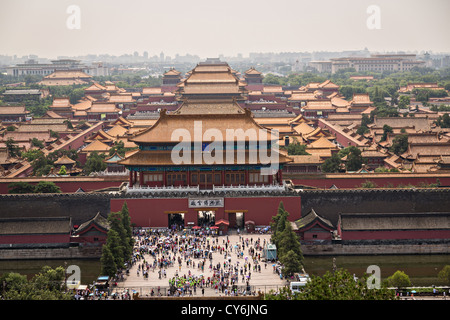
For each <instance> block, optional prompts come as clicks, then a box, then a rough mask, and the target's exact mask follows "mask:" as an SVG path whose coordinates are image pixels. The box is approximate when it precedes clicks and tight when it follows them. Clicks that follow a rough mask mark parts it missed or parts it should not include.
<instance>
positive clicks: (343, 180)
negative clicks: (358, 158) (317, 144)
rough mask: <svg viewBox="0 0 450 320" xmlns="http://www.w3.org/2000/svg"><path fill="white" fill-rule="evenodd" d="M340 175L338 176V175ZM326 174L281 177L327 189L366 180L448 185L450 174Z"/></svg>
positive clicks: (383, 184)
mask: <svg viewBox="0 0 450 320" xmlns="http://www.w3.org/2000/svg"><path fill="white" fill-rule="evenodd" d="M339 176H340V177H339ZM345 176H346V177H343V175H342V174H335V175H333V174H327V177H326V178H325V177H323V176H318V175H316V176H315V177H314V175H313V174H311V175H309V176H306V175H303V177H300V176H299V175H295V174H288V173H284V174H283V178H285V179H290V180H291V181H292V182H293V183H294V185H303V186H311V187H316V188H321V189H329V188H331V186H333V185H335V186H336V187H338V188H339V189H354V188H360V187H361V185H362V184H363V183H365V182H366V181H371V182H373V183H375V184H376V186H377V187H379V188H383V187H384V188H386V187H392V188H396V187H399V186H401V185H404V186H406V185H409V184H411V185H414V186H416V187H420V184H432V183H436V181H437V180H439V182H440V185H441V186H450V175H448V174H446V175H422V176H421V175H420V174H417V175H416V174H408V173H404V174H396V175H395V174H392V175H391V176H388V175H387V174H380V175H378V174H375V173H374V174H365V175H361V174H355V175H353V174H351V173H349V174H345Z"/></svg>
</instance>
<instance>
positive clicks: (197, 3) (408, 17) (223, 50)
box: [0, 0, 450, 59]
mask: <svg viewBox="0 0 450 320" xmlns="http://www.w3.org/2000/svg"><path fill="white" fill-rule="evenodd" d="M449 12H450V1H448V0H429V1H417V0H409V1H406V0H396V1H387V0H381V1H377V0H374V1H367V0H348V1H333V0H323V1H321V2H320V5H317V4H316V3H314V2H311V1H296V0H280V1H277V2H273V1H269V0H259V1H256V0H245V1H237V0H228V1H226V2H225V1H223V2H222V1H212V0H209V1H207V0H192V1H180V0H173V1H170V2H164V3H163V2H161V1H144V0H130V1H128V2H123V1H117V0H109V1H105V0H96V1H87V0H70V1H69V0H59V1H55V0H43V1H31V0H2V2H1V4H0V30H1V31H0V35H1V39H2V40H1V41H2V42H1V43H2V45H1V47H0V55H17V56H24V55H29V54H35V55H38V56H39V57H44V58H49V59H55V58H57V57H58V56H83V55H88V54H96V55H101V54H110V55H116V56H120V55H123V54H132V53H134V52H138V53H139V55H140V56H142V54H143V52H148V55H149V57H151V56H154V55H159V54H160V53H161V52H164V54H165V55H166V56H171V57H172V58H173V57H174V56H175V55H176V54H180V55H185V54H192V55H198V56H199V57H200V58H202V59H204V58H207V57H218V56H219V55H221V54H222V55H224V56H237V55H238V54H242V55H243V56H248V54H249V53H251V52H274V53H279V52H314V51H316V52H317V51H347V50H363V49H364V48H367V49H368V50H369V51H372V52H375V51H377V52H393V51H404V52H414V51H417V52H421V51H428V52H434V53H448V52H450V41H448V34H447V33H448V30H450V20H449V19H448V18H447V15H448V13H449Z"/></svg>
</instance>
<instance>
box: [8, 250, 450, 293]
mask: <svg viewBox="0 0 450 320" xmlns="http://www.w3.org/2000/svg"><path fill="white" fill-rule="evenodd" d="M335 258H336V267H337V268H343V269H347V270H348V271H349V272H350V273H351V274H355V275H356V276H357V277H361V276H362V275H363V274H364V273H365V272H366V270H367V267H368V266H370V265H377V266H379V267H380V270H381V280H382V281H383V280H385V279H386V278H387V277H389V276H391V275H392V274H394V273H395V272H396V271H397V270H401V271H403V272H405V273H406V274H407V275H408V276H409V277H410V279H411V282H412V284H413V285H415V286H431V285H444V283H442V281H441V280H440V279H439V278H438V273H439V271H441V270H442V268H443V267H444V266H445V265H450V255H386V256H384V255H383V256H336V257H335ZM304 263H305V270H306V272H307V273H309V274H310V275H317V276H321V275H323V274H324V273H325V272H327V271H331V270H332V268H333V257H311V256H306V257H305V259H304ZM45 265H48V266H50V267H52V268H55V267H57V266H66V267H68V266H70V265H77V266H79V267H80V270H81V283H82V284H91V283H92V282H94V281H95V279H97V277H98V276H99V275H100V270H101V269H100V268H101V266H100V261H99V260H32V261H23V260H14V261H0V275H1V274H4V273H7V272H17V273H20V274H22V275H26V276H27V277H28V278H31V277H32V276H33V275H35V274H36V273H38V272H40V270H41V269H42V267H43V266H45Z"/></svg>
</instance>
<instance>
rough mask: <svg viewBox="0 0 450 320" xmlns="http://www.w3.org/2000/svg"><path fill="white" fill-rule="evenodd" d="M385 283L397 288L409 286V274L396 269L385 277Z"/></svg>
mask: <svg viewBox="0 0 450 320" xmlns="http://www.w3.org/2000/svg"><path fill="white" fill-rule="evenodd" d="M387 283H388V285H389V286H391V287H396V288H398V289H400V288H404V287H409V286H411V280H410V279H409V276H408V275H407V274H406V273H404V272H403V271H400V270H397V271H396V272H395V273H394V274H393V275H392V276H390V277H389V278H388V279H387Z"/></svg>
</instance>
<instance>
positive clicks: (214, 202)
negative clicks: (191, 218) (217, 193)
mask: <svg viewBox="0 0 450 320" xmlns="http://www.w3.org/2000/svg"><path fill="white" fill-rule="evenodd" d="M214 207H223V198H213V199H211V198H209V199H189V208H214Z"/></svg>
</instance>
